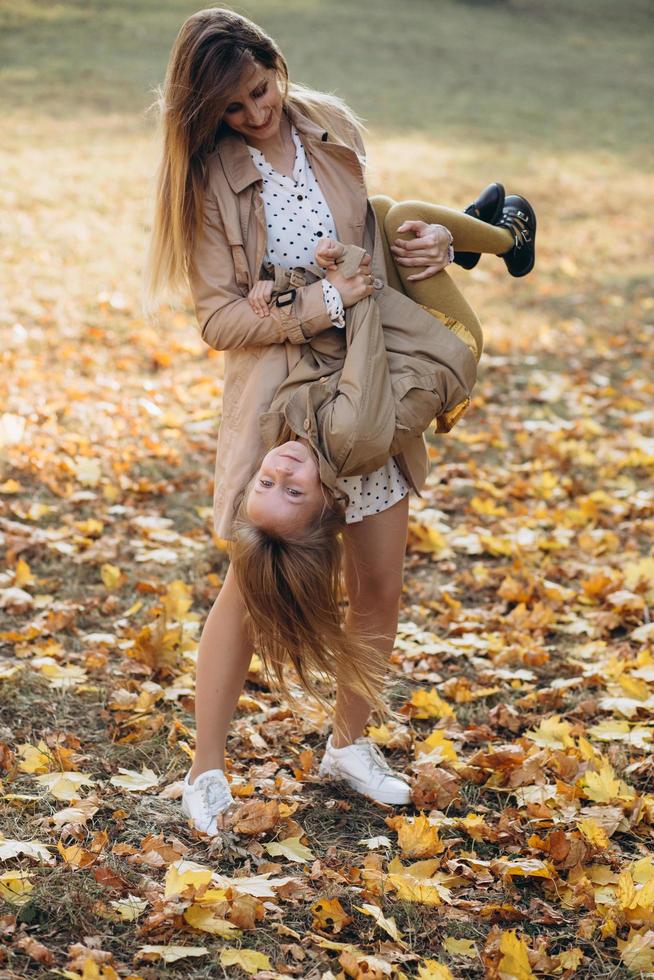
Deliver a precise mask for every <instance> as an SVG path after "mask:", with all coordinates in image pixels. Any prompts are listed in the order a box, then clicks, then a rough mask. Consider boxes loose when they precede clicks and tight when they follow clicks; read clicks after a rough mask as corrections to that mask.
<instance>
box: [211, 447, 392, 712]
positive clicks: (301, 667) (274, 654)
mask: <svg viewBox="0 0 654 980" xmlns="http://www.w3.org/2000/svg"><path fill="white" fill-rule="evenodd" d="M292 437H293V433H291V432H290V429H285V431H283V432H282V434H281V435H280V437H279V439H278V440H277V443H276V444H277V445H281V444H282V443H283V442H285V441H286V439H287V438H292ZM253 480H254V477H253V479H252V480H250V483H249V484H248V485H247V487H246V488H245V491H244V492H243V495H242V497H241V500H240V502H238V503H237V509H236V517H235V520H234V526H233V540H232V544H231V549H230V558H231V564H232V568H233V570H234V574H235V578H236V581H237V583H238V586H239V591H240V593H241V596H242V597H243V602H244V604H245V607H246V610H247V614H248V626H249V629H250V633H251V636H252V639H253V642H254V649H255V651H256V652H257V654H258V655H259V657H260V658H261V661H262V663H263V666H264V672H265V674H266V675H267V677H268V678H269V679H270V680H272V682H273V683H274V684H275V685H277V686H278V687H279V688H280V690H281V691H283V692H284V694H285V696H286V697H287V698H288V699H289V700H290V701H291V703H295V704H296V705H297V701H296V699H295V697H294V696H293V694H292V693H291V691H290V690H289V687H288V684H287V680H286V676H285V668H286V667H287V666H289V665H290V666H292V667H293V668H294V669H295V672H296V674H297V677H298V679H299V681H300V684H301V686H302V687H303V688H304V690H305V691H306V692H307V693H309V694H311V695H312V696H314V697H315V698H316V699H317V700H318V701H320V702H321V703H322V704H323V705H324V706H325V707H327V708H328V709H331V707H332V705H331V702H330V701H329V700H328V699H327V698H326V697H325V696H324V695H323V693H322V691H321V689H320V681H321V680H328V681H332V680H334V679H336V680H337V681H339V682H340V683H343V684H344V685H345V686H346V687H348V688H350V689H352V690H354V691H356V692H357V693H358V694H360V695H361V696H362V697H363V698H364V699H365V700H367V701H368V702H369V703H370V704H371V706H372V707H373V708H374V710H375V711H377V712H378V713H379V715H380V716H381V717H384V716H386V717H388V716H389V715H391V714H392V712H390V711H389V709H388V707H387V706H386V703H385V702H384V700H383V697H382V691H383V688H384V684H385V679H386V673H387V664H386V660H385V658H384V657H383V655H381V654H380V653H379V651H378V650H377V649H376V648H375V646H374V645H373V642H372V640H373V637H369V638H367V639H366V638H365V637H363V636H357V635H356V634H354V633H351V632H349V631H346V630H345V628H344V599H345V596H344V588H343V581H342V572H341V569H342V566H343V540H342V532H343V529H344V528H345V501H344V500H343V499H342V498H339V497H338V496H337V495H336V494H334V493H333V492H332V491H331V490H330V489H329V488H328V487H326V486H324V485H323V498H324V505H323V508H322V512H321V513H320V514H319V515H318V516H317V517H316V519H315V520H314V521H313V522H312V523H311V524H310V525H309V526H308V527H307V528H305V529H302V530H298V531H297V532H295V533H294V534H283V535H282V534H275V533H274V532H271V531H269V530H264V529H262V528H260V527H259V526H258V525H257V524H255V523H254V522H253V521H252V520H251V519H250V518H249V517H248V516H247V512H246V508H247V497H248V492H249V490H250V487H251V485H252V483H253Z"/></svg>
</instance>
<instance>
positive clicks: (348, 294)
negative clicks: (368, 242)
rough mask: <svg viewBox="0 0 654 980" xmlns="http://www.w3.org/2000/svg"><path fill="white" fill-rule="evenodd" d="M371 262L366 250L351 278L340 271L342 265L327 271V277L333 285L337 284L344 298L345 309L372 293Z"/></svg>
mask: <svg viewBox="0 0 654 980" xmlns="http://www.w3.org/2000/svg"><path fill="white" fill-rule="evenodd" d="M371 263H372V259H371V258H370V256H369V255H368V253H367V252H366V254H365V255H364V257H363V258H362V260H361V263H360V265H359V268H358V269H357V271H356V273H355V275H353V276H351V277H350V278H349V279H347V278H346V277H345V276H344V275H343V273H342V272H341V271H340V266H337V267H336V269H335V270H331V269H330V270H328V271H327V272H326V273H325V279H327V280H329V282H331V283H332V285H334V286H336V288H337V289H338V291H339V293H340V294H341V299H342V300H343V306H344V308H345V309H347V308H348V306H354V304H355V303H358V302H359V300H360V299H363V298H364V297H365V296H370V295H371V294H372V292H373V285H372V283H373V277H372V273H371V272H370V265H371Z"/></svg>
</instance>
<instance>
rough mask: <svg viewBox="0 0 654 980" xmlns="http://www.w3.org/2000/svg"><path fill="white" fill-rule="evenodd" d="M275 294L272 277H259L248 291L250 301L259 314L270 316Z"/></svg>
mask: <svg viewBox="0 0 654 980" xmlns="http://www.w3.org/2000/svg"><path fill="white" fill-rule="evenodd" d="M272 294H273V281H272V279H259V280H258V282H255V284H254V286H253V287H252V289H251V290H250V292H249V293H248V303H249V304H250V306H251V307H252V309H253V310H254V312H255V313H256V314H257V316H262V317H263V316H268V314H269V313H270V300H271V299H272Z"/></svg>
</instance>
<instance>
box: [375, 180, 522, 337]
mask: <svg viewBox="0 0 654 980" xmlns="http://www.w3.org/2000/svg"><path fill="white" fill-rule="evenodd" d="M370 203H371V204H372V206H373V208H374V209H375V214H376V216H377V222H378V224H379V229H380V231H381V233H382V234H381V237H382V243H383V246H384V259H385V264H386V274H387V278H388V284H389V286H392V287H393V289H397V290H398V291H399V292H402V293H406V295H407V296H409V298H410V299H412V300H413V301H414V302H415V303H420V304H421V305H422V306H427V307H429V308H430V309H432V310H439V311H440V312H441V313H443V314H445V315H446V316H448V317H453V318H454V319H455V320H458V321H459V322H460V323H462V324H463V325H464V326H465V327H467V329H468V330H469V331H470V333H471V334H472V335H473V337H474V339H475V342H476V344H477V347H478V351H479V355H481V351H482V348H483V334H482V330H481V324H480V323H479V320H478V319H477V314H476V313H475V311H474V310H473V309H472V307H471V306H470V304H469V303H468V302H467V300H466V299H465V297H464V296H463V294H462V293H461V291H460V290H459V289H458V288H457V286H456V285H455V283H454V281H453V280H452V279H451V277H450V276H449V275H448V274H447V272H446V271H445V270H444V269H442V270H441V271H440V272H437V273H436V275H434V276H430V277H429V278H428V279H420V280H418V281H417V282H409V281H408V277H409V276H410V275H412V274H415V273H416V272H419V271H420V269H419V268H416V267H415V266H403V265H396V264H395V256H394V255H393V253H392V252H391V249H390V243H391V242H393V241H394V240H395V239H396V238H399V239H402V240H403V241H409V240H410V239H413V238H415V235H414V233H413V232H412V231H409V232H402V233H400V234H398V231H397V229H398V228H399V227H400V225H401V224H402V223H403V222H404V221H425V222H427V224H434V225H444V226H445V227H446V228H447V229H448V231H450V233H451V234H452V236H453V238H454V247H455V248H457V249H459V250H460V251H463V252H490V253H491V254H493V255H501V254H502V252H506V251H507V249H509V248H511V245H512V244H513V236H512V235H511V232H510V231H509V230H508V229H507V228H498V227H497V226H496V225H489V224H487V223H486V222H485V221H479V219H477V218H473V217H472V216H471V215H469V214H464V213H463V212H462V211H454V210H452V209H451V208H445V207H442V206H441V205H440V204H429V203H427V202H426V201H401V202H399V203H397V202H396V201H394V200H393V198H392V197H387V196H386V195H384V194H378V195H375V196H374V197H371V198H370Z"/></svg>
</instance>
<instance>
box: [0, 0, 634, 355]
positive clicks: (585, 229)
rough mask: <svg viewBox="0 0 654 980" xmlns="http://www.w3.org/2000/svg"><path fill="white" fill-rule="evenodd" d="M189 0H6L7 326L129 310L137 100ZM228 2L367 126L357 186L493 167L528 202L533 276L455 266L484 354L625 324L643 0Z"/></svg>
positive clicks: (463, 201) (136, 251) (141, 221)
mask: <svg viewBox="0 0 654 980" xmlns="http://www.w3.org/2000/svg"><path fill="white" fill-rule="evenodd" d="M196 9H199V5H197V4H193V3H187V2H181V0H156V2H155V0H130V2H127V0H124V2H119V0H109V2H107V0H102V2H101V0H97V2H96V0H77V2H74V0H60V2H51V3H47V4H44V3H41V2H38V0H4V2H3V4H2V5H1V7H0V81H1V85H0V99H1V107H2V118H3V138H2V148H1V152H2V160H3V180H2V187H1V189H0V193H1V194H2V199H3V207H4V210H5V211H6V214H7V217H6V223H5V225H4V232H3V240H2V246H3V267H4V271H3V272H2V277H3V282H2V285H3V288H4V290H5V296H6V298H8V301H9V309H10V316H9V319H10V320H11V319H12V318H18V319H19V320H20V322H21V323H23V324H24V326H25V327H26V329H29V327H30V324H31V325H34V324H38V323H39V322H41V323H47V322H48V318H49V317H51V316H54V317H56V319H57V321H58V323H59V326H60V328H61V330H62V331H63V333H64V334H66V333H68V332H70V331H72V334H73V335H74V334H75V331H76V330H77V329H78V327H79V326H80V325H81V324H82V323H85V324H86V325H90V324H92V323H93V322H94V321H95V320H96V318H97V317H98V316H103V315H104V311H105V307H106V305H107V303H108V302H110V308H113V311H114V314H116V316H115V318H114V319H115V323H116V326H117V327H118V326H119V325H120V323H121V322H122V320H123V319H124V318H125V317H129V316H132V315H138V302H137V298H138V290H139V282H138V280H139V273H140V268H141V264H142V259H143V254H144V249H145V244H146V237H147V225H148V222H149V211H150V194H151V186H152V176H153V173H154V169H155V165H156V136H155V126H156V119H155V114H154V113H150V114H148V113H147V108H148V106H149V105H150V104H151V103H152V101H153V99H154V89H155V87H156V86H157V85H158V84H159V83H160V82H161V81H162V80H163V77H164V71H165V67H166V61H167V57H168V54H169V51H170V47H171V45H172V43H173V40H174V38H175V35H176V33H177V31H178V29H179V27H180V25H181V23H182V22H183V20H184V18H185V17H186V16H188V15H189V14H190V13H192V12H193V11H194V10H196ZM234 9H236V10H238V11H239V12H241V13H244V14H246V15H247V16H250V17H251V18H253V19H254V20H255V21H257V22H258V23H260V24H261V25H262V26H263V27H264V28H265V29H266V30H267V31H268V32H269V33H271V34H272V36H273V37H274V38H275V39H276V40H277V42H278V43H279V45H280V46H281V48H282V51H283V52H284V54H285V56H286V58H287V60H288V62H289V66H290V70H291V77H293V78H295V79H298V80H300V81H303V82H305V83H307V84H309V85H312V86H315V87H317V88H321V89H327V90H330V91H333V92H336V93H337V94H338V95H340V96H342V97H343V98H344V99H346V100H347V101H348V102H349V104H350V105H351V106H352V107H353V108H354V109H355V110H356V111H357V112H358V113H359V114H360V115H362V116H363V117H364V118H365V119H366V121H367V125H368V127H369V132H368V135H367V144H368V152H369V159H370V170H369V179H368V184H369V191H370V193H377V192H385V193H389V194H391V195H393V196H395V197H405V198H407V197H417V198H427V199H429V200H433V201H437V202H440V203H443V204H447V205H450V206H452V207H456V208H463V207H465V206H466V205H467V204H468V203H469V202H470V200H472V199H473V198H474V197H475V196H476V194H477V192H478V191H479V190H480V189H481V188H482V187H483V186H484V185H485V184H486V183H488V182H489V181H491V180H501V181H502V182H503V183H504V184H505V185H506V186H507V189H508V191H509V192H511V191H513V192H520V193H523V194H525V195H527V196H528V197H530V198H531V199H533V202H534V204H535V206H536V208H537V211H538V214H539V222H540V225H539V249H538V259H537V265H536V271H535V273H534V274H532V275H531V276H530V277H529V278H528V279H526V280H523V281H520V282H518V281H514V280H510V278H509V277H508V276H507V275H506V272H505V269H504V265H503V263H502V262H501V261H500V260H496V259H494V258H492V257H485V258H484V259H483V260H482V262H481V263H480V265H479V266H478V267H477V269H476V270H475V271H474V272H472V273H460V272H459V270H458V269H457V270H455V275H457V276H458V277H459V279H460V281H461V284H462V286H463V288H464V289H465V290H466V294H467V295H468V297H469V298H470V300H471V301H472V303H473V305H474V306H475V307H476V308H477V310H478V312H479V315H480V318H481V319H482V321H483V322H484V324H485V326H486V327H487V345H490V346H489V347H488V348H487V349H489V350H490V349H492V347H493V345H495V346H499V347H501V348H505V347H508V348H511V349H512V348H513V347H515V346H516V345H517V346H518V347H519V348H522V349H524V350H532V349H533V348H534V345H538V344H541V343H542V344H543V345H545V347H546V348H547V347H549V348H551V349H556V346H557V344H558V340H559V339H560V335H561V331H562V330H563V332H564V333H568V332H570V331H571V332H572V334H573V335H574V336H577V337H579V333H580V331H581V332H582V333H583V329H584V327H583V324H585V323H586V322H587V320H588V319H589V318H590V319H591V320H592V321H593V326H594V328H597V327H600V326H601V325H602V324H604V325H605V327H606V328H607V329H610V330H613V329H622V328H623V327H624V326H626V324H625V322H624V317H625V307H624V305H623V304H624V303H626V302H627V300H628V298H629V297H630V296H633V292H634V290H636V291H638V289H639V287H641V286H642V283H643V280H644V277H645V276H646V275H647V272H648V269H647V265H646V252H647V247H646V238H647V235H648V234H649V225H648V223H647V222H645V221H644V216H645V213H646V210H647V207H648V206H649V204H650V203H651V190H652V189H651V184H650V183H649V180H648V177H647V173H648V166H647V164H648V153H649V151H650V149H651V136H652V114H651V104H652V83H651V71H650V70H649V64H648V60H649V58H650V56H651V39H652V30H651V27H652V7H651V4H650V3H649V2H648V0H622V2H620V3H615V2H612V0H575V2H572V0H547V2H544V0H496V2H483V0H407V2H403V3H402V4H401V5H398V4H396V3H394V2H392V0H359V2H357V3H351V2H345V0H332V2H329V3H325V2H318V0H290V2H289V0H285V2H283V3H282V2H277V0H258V2H253V3H247V4H240V5H238V6H235V7H234ZM598 293H600V294H601V296H600V295H598ZM108 297H109V300H108ZM600 300H601V301H600ZM111 303H113V307H111ZM607 307H608V310H607ZM591 311H592V312H591ZM43 318H45V320H44V319H43ZM570 321H573V322H572V323H571V322H570Z"/></svg>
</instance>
